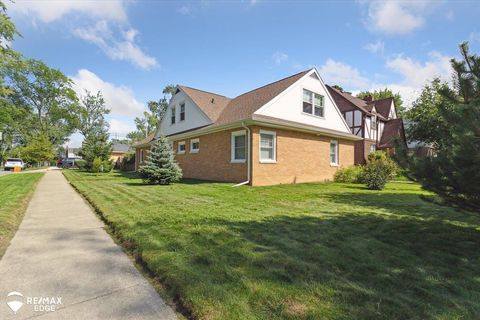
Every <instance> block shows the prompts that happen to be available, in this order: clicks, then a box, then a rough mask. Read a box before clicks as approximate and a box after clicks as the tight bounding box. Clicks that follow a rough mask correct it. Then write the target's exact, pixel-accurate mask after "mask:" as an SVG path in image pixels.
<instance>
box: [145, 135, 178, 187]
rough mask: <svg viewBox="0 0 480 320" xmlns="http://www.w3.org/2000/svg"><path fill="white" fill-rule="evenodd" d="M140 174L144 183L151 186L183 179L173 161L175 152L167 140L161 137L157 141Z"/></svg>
mask: <svg viewBox="0 0 480 320" xmlns="http://www.w3.org/2000/svg"><path fill="white" fill-rule="evenodd" d="M139 172H140V174H141V176H142V178H143V181H144V182H146V183H150V184H170V183H174V182H177V181H178V180H180V179H181V178H182V170H181V169H180V167H179V166H178V164H177V163H176V162H175V160H174V159H173V150H172V147H171V146H170V143H169V142H168V139H167V138H165V137H160V138H159V139H158V140H157V141H155V143H154V144H153V146H152V149H151V151H150V153H149V155H148V159H147V161H146V163H145V165H144V166H143V167H141V168H140V170H139Z"/></svg>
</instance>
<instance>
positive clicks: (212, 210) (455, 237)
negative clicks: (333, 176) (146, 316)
mask: <svg viewBox="0 0 480 320" xmlns="http://www.w3.org/2000/svg"><path fill="white" fill-rule="evenodd" d="M64 174H65V175H66V177H67V178H68V179H69V180H70V182H71V183H72V184H73V185H74V186H75V187H76V188H77V189H78V190H79V191H80V192H81V193H83V194H84V195H85V196H86V197H87V199H89V201H91V202H92V203H93V204H94V205H95V206H96V208H97V209H98V210H100V211H101V212H102V214H103V216H104V219H106V220H107V221H108V222H109V223H110V224H111V226H112V228H113V230H114V232H115V234H116V235H117V236H118V237H119V238H121V239H122V241H124V243H125V244H128V245H129V246H135V247H136V249H135V250H136V254H138V256H140V257H141V258H142V260H143V261H144V262H145V263H146V264H147V266H148V268H149V269H150V270H151V271H153V272H154V273H155V274H156V275H158V276H159V277H160V278H161V281H162V282H163V283H164V284H165V285H167V286H168V287H169V291H170V294H171V295H172V296H174V297H176V298H178V299H179V300H181V301H182V304H183V306H184V307H186V308H187V309H189V310H190V311H191V313H192V315H193V317H195V318H198V319H222V320H224V319H229V320H231V319H389V320H390V319H478V318H479V317H480V302H479V301H480V217H479V216H478V215H477V214H472V213H470V214H469V213H465V212H460V211H457V210H455V209H452V208H448V207H442V206H439V205H436V204H433V203H432V202H428V201H424V200H422V199H421V198H420V196H423V197H427V198H428V197H432V195H431V194H429V193H427V192H424V191H422V190H421V189H420V187H419V186H418V185H417V184H413V183H407V182H398V183H390V184H388V185H387V188H386V189H385V190H384V191H370V190H367V189H365V188H364V187H363V186H361V185H355V184H336V183H319V184H299V185H283V186H274V187H256V188H251V187H239V188H232V187H231V184H225V183H203V182H200V181H184V182H183V183H179V184H175V185H173V186H149V185H143V184H142V183H141V180H140V179H138V178H136V176H135V175H122V174H120V173H112V174H105V175H98V176H97V175H93V174H89V173H82V172H78V171H65V172H64Z"/></svg>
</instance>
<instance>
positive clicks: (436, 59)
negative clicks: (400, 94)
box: [386, 51, 452, 87]
mask: <svg viewBox="0 0 480 320" xmlns="http://www.w3.org/2000/svg"><path fill="white" fill-rule="evenodd" d="M429 57H430V59H429V60H428V61H426V62H425V63H421V62H418V61H415V60H413V59H411V58H409V57H404V56H402V55H400V56H397V57H395V58H393V59H389V60H387V63H386V66H387V68H389V69H391V70H393V71H395V72H396V73H399V74H401V75H402V76H403V81H402V83H403V84H408V85H410V86H413V87H422V86H424V85H425V83H427V82H428V81H430V80H432V79H433V78H435V77H439V78H441V79H442V80H445V81H449V80H450V78H451V72H452V70H451V65H450V59H451V57H448V56H444V55H442V54H440V53H438V52H435V51H432V52H430V53H429Z"/></svg>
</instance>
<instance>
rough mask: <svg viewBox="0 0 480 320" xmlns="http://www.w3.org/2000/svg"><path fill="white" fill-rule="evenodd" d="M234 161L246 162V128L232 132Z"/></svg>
mask: <svg viewBox="0 0 480 320" xmlns="http://www.w3.org/2000/svg"><path fill="white" fill-rule="evenodd" d="M231 147H232V150H231V151H232V152H231V153H232V159H231V160H232V162H245V160H246V159H247V135H246V132H245V130H241V131H235V132H232V146H231Z"/></svg>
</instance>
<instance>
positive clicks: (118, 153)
mask: <svg viewBox="0 0 480 320" xmlns="http://www.w3.org/2000/svg"><path fill="white" fill-rule="evenodd" d="M130 148H131V146H130V145H129V144H125V143H114V144H112V151H111V153H110V160H111V161H113V163H114V164H115V165H116V166H118V165H119V164H120V163H121V162H122V160H123V157H124V156H125V154H126V153H127V152H128V151H129V150H130Z"/></svg>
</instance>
